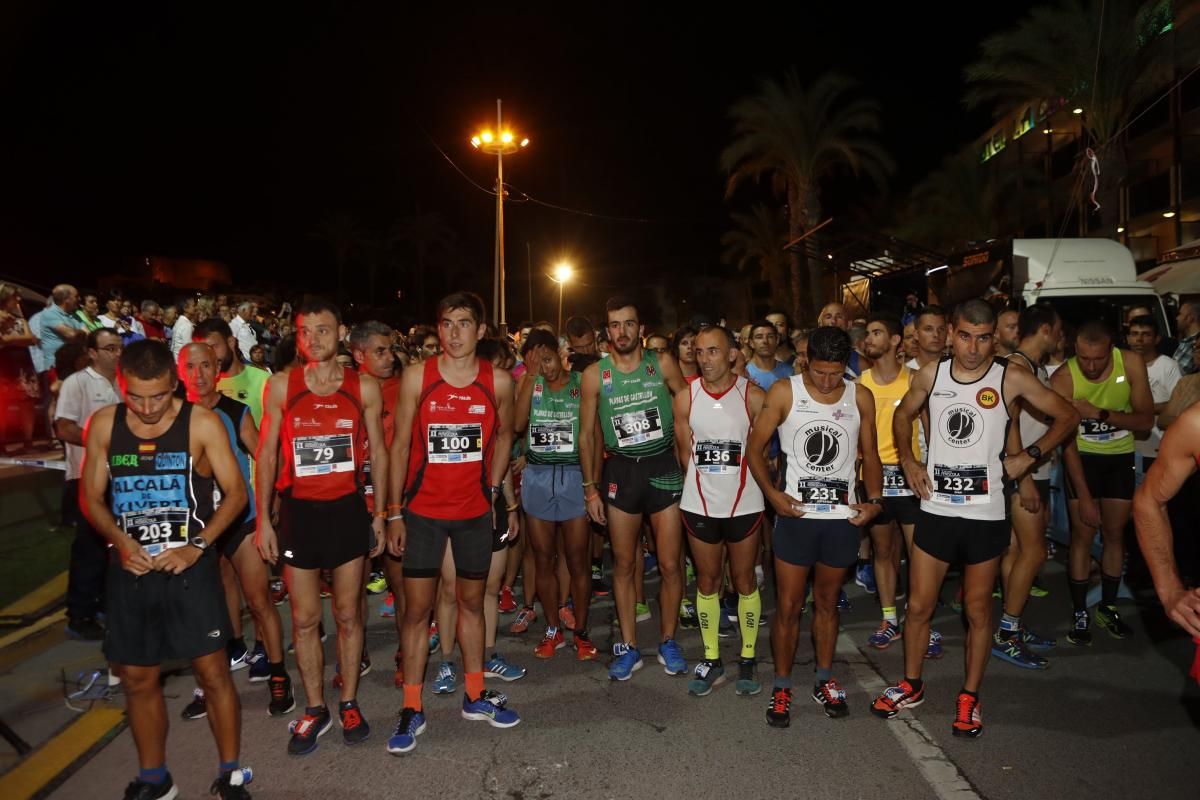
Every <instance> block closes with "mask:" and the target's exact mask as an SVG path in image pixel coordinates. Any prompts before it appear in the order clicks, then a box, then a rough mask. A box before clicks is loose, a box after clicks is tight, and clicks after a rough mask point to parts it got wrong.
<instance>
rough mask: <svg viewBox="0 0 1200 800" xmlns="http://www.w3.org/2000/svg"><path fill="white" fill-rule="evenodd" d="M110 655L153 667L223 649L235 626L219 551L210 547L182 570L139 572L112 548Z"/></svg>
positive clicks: (106, 647) (107, 650) (108, 602)
mask: <svg viewBox="0 0 1200 800" xmlns="http://www.w3.org/2000/svg"><path fill="white" fill-rule="evenodd" d="M105 605H106V609H105V612H106V613H107V615H108V617H107V625H108V628H107V631H106V633H105V636H104V655H105V657H106V658H107V659H108V660H109V661H112V662H115V663H117V664H131V665H133V666H137V667H151V666H155V665H157V664H161V663H163V662H164V661H175V660H182V661H190V660H192V659H193V658H199V657H201V656H206V655H208V654H209V653H212V652H214V651H216V650H223V649H224V648H225V643H226V642H227V641H228V640H229V637H230V633H231V629H230V625H229V612H228V610H227V609H226V606H225V590H224V589H223V588H222V586H221V570H220V567H219V566H218V564H217V553H216V551H215V550H213V549H211V548H210V549H208V550H206V551H205V552H204V554H203V555H201V556H200V558H199V559H198V560H197V561H196V563H195V564H193V565H192V566H191V567H190V568H188V569H187V570H185V571H184V572H182V573H180V574H178V575H170V574H168V573H166V572H148V573H146V574H145V575H141V576H138V575H134V574H133V573H131V572H128V571H126V570H125V569H123V568H122V567H121V559H120V557H119V556H118V555H117V553H116V551H115V550H114V551H112V552H110V553H109V562H108V589H107V592H106V596H105Z"/></svg>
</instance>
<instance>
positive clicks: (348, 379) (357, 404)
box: [334, 368, 363, 416]
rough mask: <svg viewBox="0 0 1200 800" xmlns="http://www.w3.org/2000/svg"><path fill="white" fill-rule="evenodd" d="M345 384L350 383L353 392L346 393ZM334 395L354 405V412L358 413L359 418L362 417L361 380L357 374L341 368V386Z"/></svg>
mask: <svg viewBox="0 0 1200 800" xmlns="http://www.w3.org/2000/svg"><path fill="white" fill-rule="evenodd" d="M347 383H350V385H351V386H353V387H354V389H355V391H353V392H352V391H347V389H346V384H347ZM334 394H340V395H342V396H343V397H345V398H346V399H347V400H349V401H350V402H351V403H353V404H354V408H355V410H356V411H358V413H359V415H360V416H361V415H362V413H363V404H362V378H361V377H359V374H358V373H357V372H355V371H354V370H352V369H347V368H343V369H342V385H341V386H339V387H338V390H337V391H336V392H334ZM356 394H357V396H355V395H356Z"/></svg>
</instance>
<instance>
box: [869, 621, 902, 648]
mask: <svg viewBox="0 0 1200 800" xmlns="http://www.w3.org/2000/svg"><path fill="white" fill-rule="evenodd" d="M903 636H904V634H903V633H901V632H900V628H899V627H898V626H897V625H895V624H893V623H891V622H888V621H887V620H886V619H885V620H884V621H883V622H881V623H880V625H879V630H877V631H875V632H874V633H872V634H871V635H870V636H868V637H867V644H869V645H871V647H874V648H875V649H876V650H887V649H888V645H890V644H891V643H892V642H896V641H899V640H900V639H901V638H903Z"/></svg>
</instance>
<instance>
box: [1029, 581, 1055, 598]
mask: <svg viewBox="0 0 1200 800" xmlns="http://www.w3.org/2000/svg"><path fill="white" fill-rule="evenodd" d="M1049 595H1050V590H1049V589H1047V588H1046V587H1045V586H1042V585H1041V584H1040V583H1038V582H1037V581H1036V580H1035V581H1034V582H1033V585H1032V586H1030V587H1029V596H1030V597H1048V596H1049Z"/></svg>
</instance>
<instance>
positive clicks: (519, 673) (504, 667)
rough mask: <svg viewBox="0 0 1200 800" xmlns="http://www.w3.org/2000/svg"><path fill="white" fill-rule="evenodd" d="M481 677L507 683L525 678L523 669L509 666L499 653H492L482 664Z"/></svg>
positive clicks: (513, 665) (514, 665) (512, 665)
mask: <svg viewBox="0 0 1200 800" xmlns="http://www.w3.org/2000/svg"><path fill="white" fill-rule="evenodd" d="M483 676H484V677H485V678H499V679H500V680H502V681H509V682H512V681H519V680H521V678H524V677H525V668H524V667H518V666H517V665H516V664H510V663H509V662H508V661H506V660H505V659H504V656H502V655H500V654H499V653H492V657H491V658H489V659H488V660H487V661H485V662H484V664H483ZM516 724H517V723H515V722H514V723H513V725H516ZM501 727H508V726H501Z"/></svg>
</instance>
